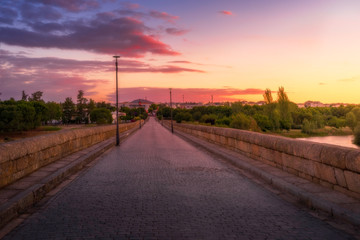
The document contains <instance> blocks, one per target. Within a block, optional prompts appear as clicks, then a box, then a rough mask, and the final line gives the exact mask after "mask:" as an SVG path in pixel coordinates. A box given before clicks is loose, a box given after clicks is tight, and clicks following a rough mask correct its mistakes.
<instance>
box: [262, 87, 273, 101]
mask: <svg viewBox="0 0 360 240" xmlns="http://www.w3.org/2000/svg"><path fill="white" fill-rule="evenodd" d="M263 96H264V101H265V103H266V104H270V103H272V101H273V97H272V95H271V90H270V89H269V88H267V89H265V93H264V94H263Z"/></svg>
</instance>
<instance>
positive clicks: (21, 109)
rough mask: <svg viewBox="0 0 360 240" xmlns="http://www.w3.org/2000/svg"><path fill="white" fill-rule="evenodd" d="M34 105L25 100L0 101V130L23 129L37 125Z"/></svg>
mask: <svg viewBox="0 0 360 240" xmlns="http://www.w3.org/2000/svg"><path fill="white" fill-rule="evenodd" d="M39 124H40V123H39V121H37V117H36V111H35V108H34V106H33V105H32V104H31V103H29V102H26V101H18V102H16V101H14V100H8V101H4V102H1V103H0V131H6V132H8V131H23V130H29V129H33V128H35V127H37V126H39Z"/></svg>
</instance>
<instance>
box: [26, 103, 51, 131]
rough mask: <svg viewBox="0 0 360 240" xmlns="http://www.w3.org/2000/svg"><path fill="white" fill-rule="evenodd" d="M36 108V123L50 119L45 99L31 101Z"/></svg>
mask: <svg viewBox="0 0 360 240" xmlns="http://www.w3.org/2000/svg"><path fill="white" fill-rule="evenodd" d="M30 103H31V104H32V105H33V107H34V108H35V113H36V115H35V118H36V125H39V126H40V125H41V123H42V122H46V121H47V120H48V108H47V106H46V104H45V103H44V101H43V100H40V101H32V102H30Z"/></svg>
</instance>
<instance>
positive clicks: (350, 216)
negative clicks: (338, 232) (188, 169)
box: [163, 124, 360, 226]
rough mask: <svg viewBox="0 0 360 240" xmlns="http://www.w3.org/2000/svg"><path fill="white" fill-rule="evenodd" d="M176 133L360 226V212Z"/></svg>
mask: <svg viewBox="0 0 360 240" xmlns="http://www.w3.org/2000/svg"><path fill="white" fill-rule="evenodd" d="M163 126H164V127H165V128H167V129H169V127H168V126H167V125H166V124H164V125H163ZM174 130H175V129H174ZM174 133H175V134H176V135H178V136H179V137H182V138H184V139H185V140H187V141H189V142H191V143H192V144H194V145H196V146H199V147H201V148H203V149H205V150H206V151H208V152H210V153H212V154H214V155H217V156H219V157H221V158H222V159H225V160H227V161H228V162H230V163H232V164H234V165H235V166H237V167H239V168H241V169H243V170H246V171H249V172H250V173H251V174H253V175H255V176H257V177H260V178H261V179H263V180H264V181H266V182H267V183H269V184H271V185H273V186H275V187H276V188H278V189H280V190H282V191H285V192H287V193H289V194H291V195H293V196H295V197H296V198H297V199H299V201H300V202H302V203H303V204H304V205H306V206H307V207H309V208H314V209H319V210H321V211H324V212H326V213H328V214H329V215H331V216H333V217H335V218H338V219H342V220H344V221H346V222H348V223H350V224H353V225H355V226H360V215H359V214H356V213H354V212H352V211H350V210H348V209H345V208H343V207H341V206H339V205H338V204H335V203H332V202H329V201H327V200H325V199H322V198H319V196H316V195H315V194H313V193H310V192H307V191H305V190H303V189H300V188H299V187H297V186H296V185H294V184H291V183H289V182H286V181H285V180H283V179H282V178H281V177H278V176H275V175H272V174H270V173H268V172H265V171H264V170H262V169H261V168H259V167H256V166H254V165H251V164H250V163H247V162H245V161H241V159H239V158H236V157H234V156H230V155H229V154H227V153H225V152H223V151H221V150H219V148H221V146H219V145H217V144H214V143H210V142H207V141H205V140H203V139H200V138H197V137H194V136H191V135H189V134H187V133H183V132H180V131H174ZM214 146H215V147H214ZM225 149H227V148H225ZM227 150H229V149H227ZM230 151H231V150H230ZM233 152H234V153H236V154H239V155H241V154H240V153H237V152H235V151H233ZM243 157H244V158H248V157H246V156H243ZM253 161H255V160H253Z"/></svg>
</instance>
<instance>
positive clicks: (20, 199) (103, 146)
mask: <svg viewBox="0 0 360 240" xmlns="http://www.w3.org/2000/svg"><path fill="white" fill-rule="evenodd" d="M137 130H139V128H137V127H134V128H132V129H130V130H128V131H126V132H123V133H120V143H121V142H124V141H125V139H126V138H127V137H129V136H130V135H132V134H133V133H134V132H136V131H137ZM114 146H115V137H111V138H110V139H107V140H105V141H103V142H100V143H98V144H95V145H94V146H91V147H90V148H94V149H93V150H91V151H90V152H88V153H86V154H83V155H82V156H80V157H79V158H77V159H76V160H75V161H73V162H71V163H69V164H67V165H66V166H64V167H63V168H61V169H58V170H56V171H55V172H53V173H51V174H50V175H48V176H46V177H44V178H43V179H41V180H40V181H39V182H38V183H37V184H34V185H32V186H31V187H29V188H27V189H25V190H23V191H21V192H20V193H18V194H17V195H15V196H14V197H12V198H11V199H10V200H9V201H7V202H6V203H4V204H2V205H1V206H0V229H1V228H3V227H4V226H5V225H6V224H7V223H9V222H10V221H11V220H12V219H14V218H16V217H17V216H19V215H20V214H22V213H24V212H25V211H26V210H27V209H29V208H31V207H32V206H33V205H34V204H36V203H37V202H39V201H40V200H41V199H42V198H44V197H45V195H46V194H47V193H48V192H50V191H51V190H52V189H54V188H55V187H57V186H58V185H59V184H60V183H62V182H63V181H64V180H65V179H66V178H67V177H69V176H71V175H72V174H75V173H76V172H78V171H80V170H81V169H83V168H84V167H85V166H86V165H87V164H88V163H90V162H91V161H93V160H94V159H96V158H97V157H99V156H100V155H101V154H102V153H104V152H105V151H107V150H108V149H110V148H112V147H114ZM77 153H78V152H75V153H73V154H77ZM70 156H71V155H70ZM67 157H69V156H67ZM60 160H61V159H59V160H58V161H60Z"/></svg>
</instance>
